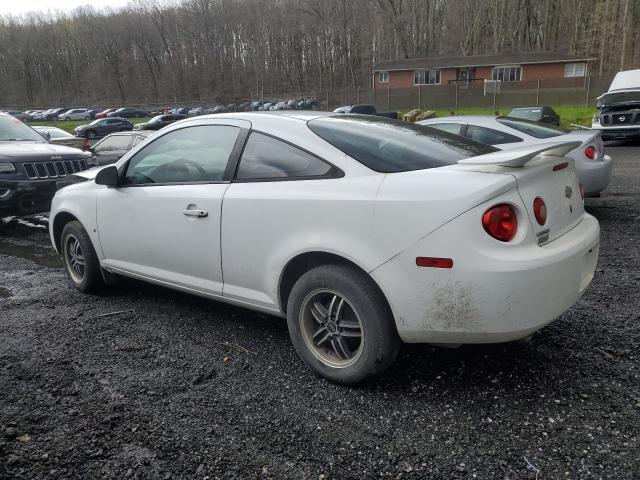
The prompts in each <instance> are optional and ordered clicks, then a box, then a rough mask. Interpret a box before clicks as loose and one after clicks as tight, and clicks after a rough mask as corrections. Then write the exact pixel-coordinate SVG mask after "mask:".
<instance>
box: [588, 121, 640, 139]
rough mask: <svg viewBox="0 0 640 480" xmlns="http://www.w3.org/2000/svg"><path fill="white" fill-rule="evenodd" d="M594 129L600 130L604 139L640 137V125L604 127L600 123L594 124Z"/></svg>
mask: <svg viewBox="0 0 640 480" xmlns="http://www.w3.org/2000/svg"><path fill="white" fill-rule="evenodd" d="M592 128H593V129H594V130H598V131H599V132H600V136H601V137H602V139H603V140H636V139H640V125H633V126H628V127H603V126H602V125H600V124H596V123H594V124H593V125H592Z"/></svg>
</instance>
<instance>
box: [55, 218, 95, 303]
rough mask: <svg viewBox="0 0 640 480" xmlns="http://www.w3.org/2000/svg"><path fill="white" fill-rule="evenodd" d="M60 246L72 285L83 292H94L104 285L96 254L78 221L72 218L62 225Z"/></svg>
mask: <svg viewBox="0 0 640 480" xmlns="http://www.w3.org/2000/svg"><path fill="white" fill-rule="evenodd" d="M60 248H61V253H62V257H63V259H64V265H65V267H66V270H67V275H68V276H69V279H70V280H71V283H72V284H73V286H74V287H76V288H77V289H78V290H80V291H81V292H83V293H95V292H98V291H100V290H101V289H102V288H103V287H104V280H103V277H102V272H101V269H100V262H99V261H98V256H97V255H96V251H95V249H94V248H93V244H92V243H91V239H90V238H89V235H88V234H87V231H86V230H85V229H84V227H83V226H82V224H81V223H80V222H78V221H75V220H74V221H72V222H69V223H67V224H66V225H65V226H64V228H63V229H62V235H61V237H60Z"/></svg>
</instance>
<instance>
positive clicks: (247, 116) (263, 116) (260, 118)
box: [198, 110, 335, 123]
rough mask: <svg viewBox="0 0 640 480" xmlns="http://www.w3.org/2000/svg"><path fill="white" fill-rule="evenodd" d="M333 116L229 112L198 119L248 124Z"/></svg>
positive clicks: (299, 112) (302, 112)
mask: <svg viewBox="0 0 640 480" xmlns="http://www.w3.org/2000/svg"><path fill="white" fill-rule="evenodd" d="M331 115H335V113H333V112H318V111H315V110H280V111H263V112H229V113H214V114H210V115H202V116H200V117H198V118H200V119H205V118H210V119H218V118H232V119H236V120H247V121H249V122H257V123H262V122H264V121H270V120H274V119H276V118H277V119H280V120H290V121H301V122H308V121H309V120H313V119H314V118H320V117H327V116H331Z"/></svg>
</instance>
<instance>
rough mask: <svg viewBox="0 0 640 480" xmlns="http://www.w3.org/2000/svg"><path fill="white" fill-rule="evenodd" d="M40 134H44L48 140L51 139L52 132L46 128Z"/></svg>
mask: <svg viewBox="0 0 640 480" xmlns="http://www.w3.org/2000/svg"><path fill="white" fill-rule="evenodd" d="M40 135H42V136H43V137H44V138H45V140H46V141H47V142H50V141H51V134H50V133H49V132H47V131H46V130H43V131H42V132H40Z"/></svg>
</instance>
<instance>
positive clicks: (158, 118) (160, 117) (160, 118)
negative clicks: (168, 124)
mask: <svg viewBox="0 0 640 480" xmlns="http://www.w3.org/2000/svg"><path fill="white" fill-rule="evenodd" d="M163 119H164V115H156V116H155V117H153V118H152V119H151V120H149V123H153V122H159V121H160V120H163Z"/></svg>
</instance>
